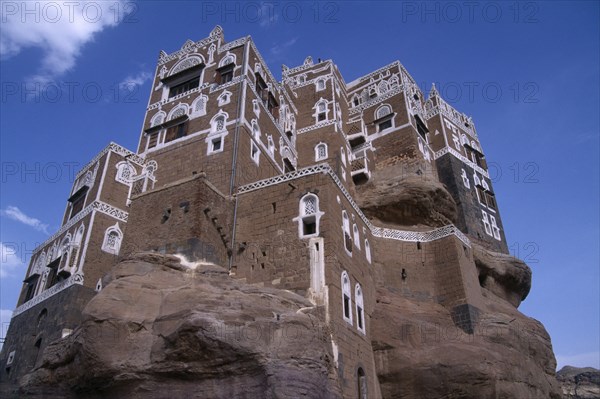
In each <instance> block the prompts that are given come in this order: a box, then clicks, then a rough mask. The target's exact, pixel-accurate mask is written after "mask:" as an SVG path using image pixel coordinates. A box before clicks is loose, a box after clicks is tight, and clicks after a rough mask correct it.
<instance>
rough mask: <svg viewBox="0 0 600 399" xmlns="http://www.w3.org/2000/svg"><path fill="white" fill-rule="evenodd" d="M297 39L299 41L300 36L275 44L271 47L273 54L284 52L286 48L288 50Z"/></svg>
mask: <svg viewBox="0 0 600 399" xmlns="http://www.w3.org/2000/svg"><path fill="white" fill-rule="evenodd" d="M297 41H298V38H296V37H294V38H292V39H290V40H288V41H287V42H284V43H281V44H275V45H274V46H273V47H271V54H273V55H279V54H281V53H283V52H284V51H285V50H287V49H288V48H290V47H292V46H293V45H294V44H296V42H297Z"/></svg>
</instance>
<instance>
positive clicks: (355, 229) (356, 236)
mask: <svg viewBox="0 0 600 399" xmlns="http://www.w3.org/2000/svg"><path fill="white" fill-rule="evenodd" d="M352 236H353V239H354V246H355V247H356V248H358V249H360V233H359V231H358V226H357V225H356V223H355V224H354V225H353V226H352Z"/></svg>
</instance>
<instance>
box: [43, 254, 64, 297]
mask: <svg viewBox="0 0 600 399" xmlns="http://www.w3.org/2000/svg"><path fill="white" fill-rule="evenodd" d="M60 259H61V257H58V258H57V259H56V260H55V261H54V262H52V263H50V264H49V265H48V268H50V273H48V280H47V281H46V289H48V288H50V287H52V286H53V285H55V284H56V283H57V282H58V265H59V264H60Z"/></svg>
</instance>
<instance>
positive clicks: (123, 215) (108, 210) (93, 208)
mask: <svg viewBox="0 0 600 399" xmlns="http://www.w3.org/2000/svg"><path fill="white" fill-rule="evenodd" d="M92 212H100V213H103V214H105V215H108V216H111V217H113V218H115V219H117V220H120V221H122V222H125V223H127V218H128V216H129V214H128V213H127V212H125V211H124V210H122V209H119V208H116V207H114V206H112V205H109V204H107V203H106V202H103V201H94V202H92V203H91V204H89V205H88V206H86V207H85V208H83V209H82V210H81V212H79V213H78V214H77V215H75V216H73V218H72V219H69V221H68V222H67V223H65V224H64V225H63V226H62V227H61V228H60V229H59V230H58V231H57V232H56V233H54V234H52V235H51V236H50V237H49V238H48V239H47V240H46V241H44V242H43V243H42V244H40V245H38V246H37V247H36V248H35V249H34V250H33V253H32V255H31V256H32V257H33V256H34V255H36V254H37V253H38V252H39V251H40V250H42V249H43V248H45V247H46V246H47V245H49V244H50V243H51V242H52V241H54V240H55V239H56V238H58V237H60V236H61V235H62V234H64V233H65V232H66V231H67V230H69V229H70V228H71V227H73V226H74V225H75V224H77V223H78V222H79V221H80V220H81V219H83V218H84V217H86V216H87V215H89V214H90V213H92Z"/></svg>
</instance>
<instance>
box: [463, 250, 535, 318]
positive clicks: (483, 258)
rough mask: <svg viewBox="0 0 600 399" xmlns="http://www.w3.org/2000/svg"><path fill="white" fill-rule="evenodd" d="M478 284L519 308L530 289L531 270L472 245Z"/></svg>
mask: <svg viewBox="0 0 600 399" xmlns="http://www.w3.org/2000/svg"><path fill="white" fill-rule="evenodd" d="M472 246H473V257H474V260H475V265H476V266H477V272H478V273H479V283H480V284H481V286H482V287H483V288H485V289H487V290H489V291H490V292H492V293H494V294H495V295H496V296H498V297H500V298H502V299H504V300H506V301H508V302H509V303H511V304H512V305H513V306H514V307H515V308H516V307H519V305H520V304H521V301H523V300H524V299H525V298H526V297H527V295H528V294H529V290H530V289H531V269H530V268H529V266H527V264H525V262H523V261H522V260H520V259H517V258H515V257H513V256H510V255H507V254H502V253H498V252H492V251H489V250H487V249H485V248H483V247H482V246H480V245H477V244H475V243H472Z"/></svg>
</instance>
